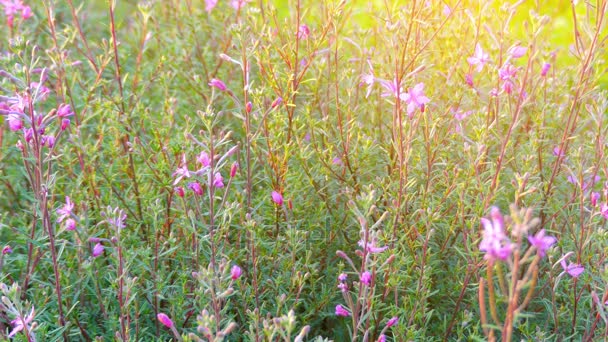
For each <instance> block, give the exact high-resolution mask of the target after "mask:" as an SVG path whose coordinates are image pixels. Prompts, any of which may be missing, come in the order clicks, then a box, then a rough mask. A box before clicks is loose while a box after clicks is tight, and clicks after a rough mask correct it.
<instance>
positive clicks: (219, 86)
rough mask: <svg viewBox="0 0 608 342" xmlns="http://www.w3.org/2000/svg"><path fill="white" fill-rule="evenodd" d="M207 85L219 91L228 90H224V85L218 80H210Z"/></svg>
mask: <svg viewBox="0 0 608 342" xmlns="http://www.w3.org/2000/svg"><path fill="white" fill-rule="evenodd" d="M209 85H210V86H211V87H215V88H217V89H219V90H221V91H226V90H228V88H226V84H224V82H222V81H221V80H218V79H217V78H212V79H211V81H210V82H209Z"/></svg>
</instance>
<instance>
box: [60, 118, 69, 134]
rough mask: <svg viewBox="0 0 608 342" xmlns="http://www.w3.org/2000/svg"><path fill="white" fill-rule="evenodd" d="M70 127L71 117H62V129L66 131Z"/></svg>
mask: <svg viewBox="0 0 608 342" xmlns="http://www.w3.org/2000/svg"><path fill="white" fill-rule="evenodd" d="M68 127H70V119H62V120H61V130H62V131H65V130H66V129H67V128H68Z"/></svg>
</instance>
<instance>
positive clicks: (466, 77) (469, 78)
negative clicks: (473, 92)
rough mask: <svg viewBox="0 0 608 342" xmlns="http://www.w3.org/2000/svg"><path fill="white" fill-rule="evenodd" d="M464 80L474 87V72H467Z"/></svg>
mask: <svg viewBox="0 0 608 342" xmlns="http://www.w3.org/2000/svg"><path fill="white" fill-rule="evenodd" d="M464 82H465V83H466V84H467V85H468V86H469V87H471V88H473V87H474V86H475V84H474V83H473V75H472V74H466V75H464Z"/></svg>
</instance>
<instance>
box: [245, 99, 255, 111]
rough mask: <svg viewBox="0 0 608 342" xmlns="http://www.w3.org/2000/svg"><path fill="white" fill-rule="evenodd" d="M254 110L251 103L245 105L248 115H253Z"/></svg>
mask: <svg viewBox="0 0 608 342" xmlns="http://www.w3.org/2000/svg"><path fill="white" fill-rule="evenodd" d="M252 108H253V104H251V101H249V102H247V104H246V105H245V111H246V112H247V114H249V113H251V109H252Z"/></svg>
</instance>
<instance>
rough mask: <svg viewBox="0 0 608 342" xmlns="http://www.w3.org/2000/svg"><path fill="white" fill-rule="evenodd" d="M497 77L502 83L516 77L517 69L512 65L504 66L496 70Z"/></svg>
mask: <svg viewBox="0 0 608 342" xmlns="http://www.w3.org/2000/svg"><path fill="white" fill-rule="evenodd" d="M498 77H499V78H500V79H501V80H502V81H507V80H510V79H513V78H515V77H517V68H516V67H515V66H513V65H512V64H509V63H507V64H505V65H504V66H503V67H502V68H500V69H498Z"/></svg>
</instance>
